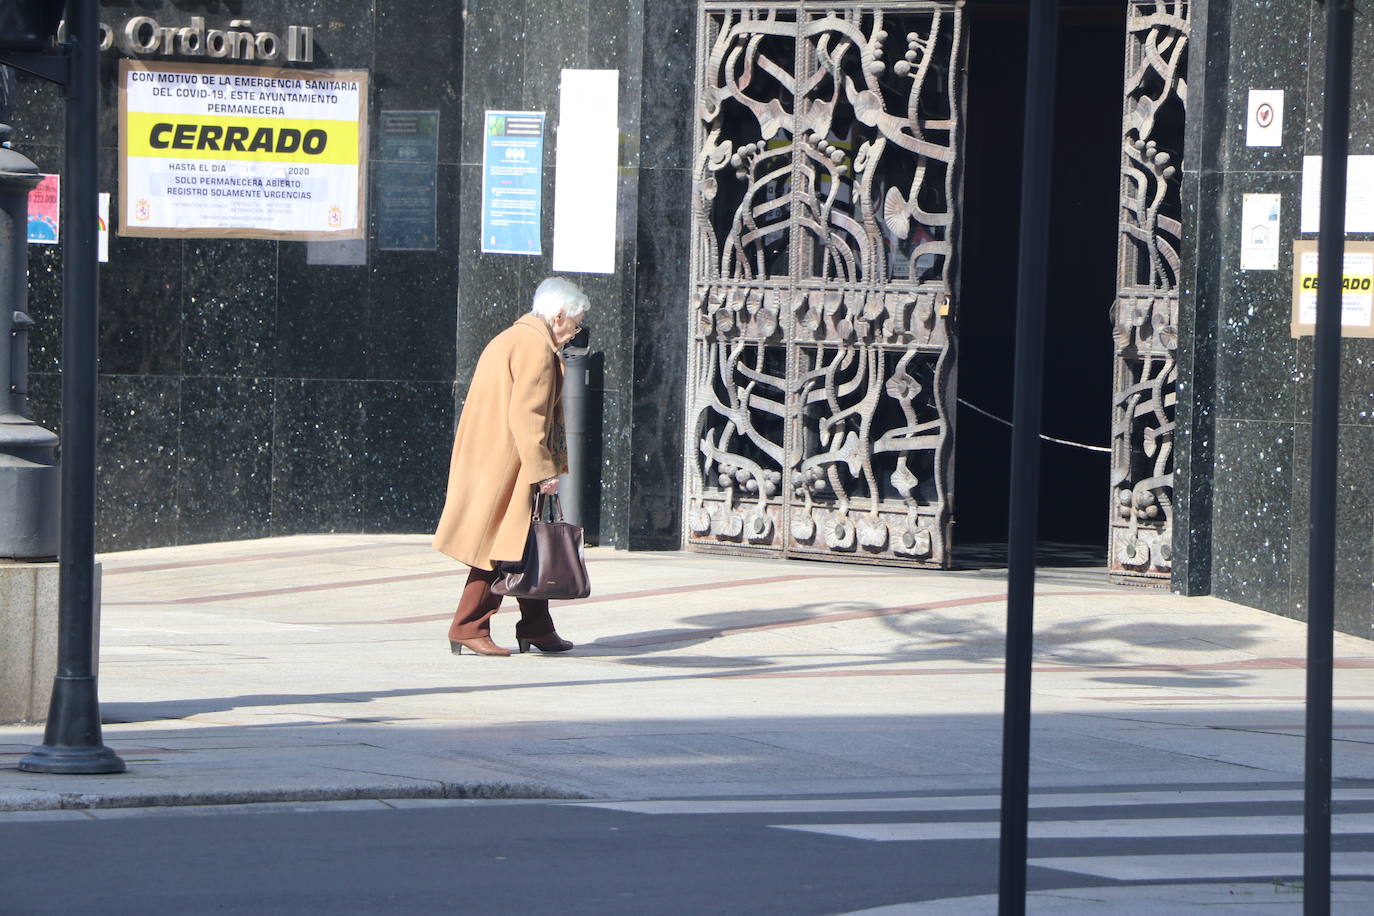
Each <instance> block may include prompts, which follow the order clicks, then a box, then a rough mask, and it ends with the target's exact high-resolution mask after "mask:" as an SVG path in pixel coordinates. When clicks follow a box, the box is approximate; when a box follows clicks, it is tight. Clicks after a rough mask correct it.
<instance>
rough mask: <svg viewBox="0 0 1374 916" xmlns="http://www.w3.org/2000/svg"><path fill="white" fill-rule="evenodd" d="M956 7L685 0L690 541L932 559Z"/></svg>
mask: <svg viewBox="0 0 1374 916" xmlns="http://www.w3.org/2000/svg"><path fill="white" fill-rule="evenodd" d="M962 25H963V21H962V11H961V9H960V4H956V3H952V2H950V3H932V2H902V0H895V2H888V3H883V4H881V5H873V4H858V3H847V2H842V0H841V2H831V3H818V2H787V3H748V4H745V3H709V2H708V3H703V4H702V5H701V7H700V22H699V28H698V71H697V72H698V81H697V92H698V99H697V103H698V109H697V112H696V146H695V153H696V158H695V160H694V164H693V168H694V188H693V190H694V196H693V201H692V210H693V249H692V267H691V269H692V284H693V286H692V302H691V309H692V315H691V322H692V325H691V328H692V330H691V333H692V339H691V348H692V351H691V356H690V359H689V366H690V369H689V380H688V386H689V387H688V392H687V399H688V418H689V419H688V424H687V425H688V429H687V444H686V469H685V470H686V474H685V480H686V496H685V500H686V505H685V512H684V519H685V522H684V524H685V527H686V529H687V530H686V537H687V541H688V543H689V544H690V545H691V546H692V547H693V548H696V549H702V550H724V551H730V552H759V553H765V554H771V555H774V556H809V557H818V558H835V559H845V560H857V561H870V562H883V563H904V564H910V565H922V566H944V565H947V564H948V560H949V550H950V527H951V526H950V497H951V489H952V487H951V479H950V477H951V468H952V451H953V425H952V424H953V419H954V411H953V405H954V402H955V392H954V360H955V351H954V335H953V317H952V314H951V312H952V307H951V296H952V293H953V292H954V291H956V290H957V282H956V277H957V267H958V265H957V256H958V225H959V224H958V215H959V199H960V169H959V166H960V157H959V146H960V137H961V130H960V114H961V109H962V107H963V77H962V63H963V50H964V42H963V33H962Z"/></svg>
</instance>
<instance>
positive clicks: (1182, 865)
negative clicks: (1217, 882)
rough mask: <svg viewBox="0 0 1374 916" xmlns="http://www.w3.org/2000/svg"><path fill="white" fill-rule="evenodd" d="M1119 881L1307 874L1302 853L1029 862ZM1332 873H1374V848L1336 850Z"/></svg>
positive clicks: (1031, 860) (1109, 857)
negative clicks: (1370, 849) (1304, 871)
mask: <svg viewBox="0 0 1374 916" xmlns="http://www.w3.org/2000/svg"><path fill="white" fill-rule="evenodd" d="M1027 864H1029V865H1036V866H1040V867H1042V868H1053V869H1057V870H1059V871H1071V872H1074V873H1075V874H1080V875H1093V876H1094V877H1098V878H1110V879H1112V880H1114V881H1155V880H1159V879H1164V878H1168V879H1174V880H1184V879H1191V878H1215V877H1217V876H1219V875H1224V876H1226V877H1227V878H1278V877H1288V876H1297V875H1301V874H1302V853H1299V852H1291V853H1287V852H1272V853H1266V852H1261V853H1230V852H1225V853H1209V854H1204V855H1157V856H1149V855H1146V856H1082V857H1078V856H1071V857H1065V858H1044V859H1041V858H1037V859H1030V860H1029V862H1028V863H1027ZM1331 874H1332V875H1334V876H1336V877H1341V878H1357V877H1374V852H1336V853H1332V855H1331Z"/></svg>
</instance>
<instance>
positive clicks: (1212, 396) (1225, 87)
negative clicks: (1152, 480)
mask: <svg viewBox="0 0 1374 916" xmlns="http://www.w3.org/2000/svg"><path fill="white" fill-rule="evenodd" d="M1193 8H1194V19H1193V34H1192V52H1191V57H1190V72H1189V97H1190V101H1189V105H1190V106H1191V107H1190V110H1189V112H1188V140H1187V152H1186V156H1185V169H1186V171H1185V177H1184V195H1185V232H1186V233H1187V236H1188V238H1187V242H1188V244H1187V247H1186V250H1185V252H1184V255H1185V263H1186V264H1187V265H1188V271H1187V278H1186V283H1185V287H1184V289H1183V301H1182V305H1183V307H1182V312H1183V316H1184V327H1183V328H1182V329H1181V331H1182V334H1181V340H1180V353H1181V359H1182V361H1181V366H1180V370H1181V371H1180V379H1181V383H1180V403H1179V413H1178V417H1179V427H1180V434H1179V438H1178V442H1179V452H1178V468H1177V473H1178V478H1179V482H1180V485H1179V488H1178V495H1179V515H1178V516H1176V519H1175V524H1176V528H1175V530H1176V531H1177V532H1178V535H1177V536H1176V538H1175V543H1176V545H1177V546H1178V548H1179V549H1178V550H1177V551H1176V553H1175V580H1174V581H1175V587H1176V588H1178V589H1180V590H1184V591H1187V592H1189V593H1194V594H1205V593H1211V594H1215V595H1217V596H1218V597H1221V598H1227V599H1229V600H1232V601H1238V602H1241V603H1243V604H1247V605H1250V606H1252V607H1258V608H1263V609H1265V610H1269V611H1273V612H1275V613H1278V614H1284V615H1287V616H1294V617H1298V618H1299V619H1301V618H1303V617H1304V616H1305V608H1306V604H1307V560H1308V558H1307V540H1308V530H1307V526H1308V502H1309V493H1310V490H1309V481H1310V465H1309V455H1310V452H1311V440H1312V424H1311V416H1312V375H1313V348H1312V339H1311V338H1310V337H1303V338H1298V339H1293V338H1292V337H1291V334H1290V329H1289V314H1290V302H1291V298H1292V296H1291V283H1292V268H1293V263H1292V261H1293V255H1292V247H1291V241H1292V240H1294V239H1301V238H1308V239H1311V238H1315V235H1314V234H1307V235H1304V234H1302V233H1301V232H1300V231H1299V215H1300V203H1301V200H1302V166H1303V156H1305V155H1308V156H1311V155H1320V153H1321V129H1320V125H1321V117H1322V111H1321V106H1322V93H1321V86H1322V74H1323V71H1324V64H1323V46H1324V35H1325V15H1324V12H1323V8H1322V7H1321V6H1320V5H1315V4H1314V5H1301V4H1300V5H1296V6H1295V5H1293V4H1289V3H1283V2H1278V0H1210V2H1208V3H1195V4H1194V5H1193ZM1371 51H1374V36H1371V35H1370V34H1369V33H1368V31H1367V30H1363V29H1358V28H1357V29H1356V31H1355V74H1354V87H1353V96H1354V106H1353V109H1352V112H1351V144H1350V152H1351V154H1352V155H1357V154H1368V153H1370V152H1372V151H1374V120H1372V119H1371V117H1370V114H1371V112H1370V110H1369V106H1370V104H1371V103H1370V98H1371V96H1370V93H1369V88H1370V87H1371V86H1374V63H1371V60H1370V53H1371ZM1251 89H1282V90H1283V91H1284V113H1283V114H1284V126H1283V134H1284V136H1283V146H1281V147H1272V148H1270V147H1250V146H1247V145H1246V134H1245V124H1246V105H1247V98H1248V93H1249V90H1251ZM1247 193H1279V194H1282V195H1283V197H1282V209H1281V211H1280V218H1281V232H1280V238H1281V240H1282V241H1281V247H1280V256H1279V269H1278V270H1276V271H1257V270H1241V269H1240V267H1239V253H1238V252H1239V247H1240V233H1241V224H1240V211H1241V200H1242V195H1244V194H1247ZM1350 237H1351V238H1352V239H1368V238H1370V237H1371V236H1367V235H1359V234H1351V236H1350ZM1371 367H1374V340H1369V339H1358V338H1350V337H1347V338H1346V339H1345V340H1344V344H1343V359H1342V372H1341V404H1342V408H1341V447H1340V493H1339V506H1340V508H1339V521H1338V534H1337V538H1338V541H1337V543H1338V562H1337V574H1336V626H1337V628H1338V629H1340V630H1342V631H1344V632H1347V633H1353V634H1356V635H1359V636H1365V637H1369V636H1370V635H1371V632H1372V631H1374V495H1372V494H1371V491H1370V488H1369V486H1368V476H1369V472H1368V465H1367V456H1368V455H1369V453H1370V449H1371V447H1374V409H1371V405H1372V404H1374V372H1372V371H1371Z"/></svg>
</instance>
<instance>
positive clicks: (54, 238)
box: [29, 174, 62, 245]
mask: <svg viewBox="0 0 1374 916" xmlns="http://www.w3.org/2000/svg"><path fill="white" fill-rule="evenodd" d="M61 225H62V178H61V176H58V175H46V174H45V175H44V176H43V179H42V180H41V181H39V182H38V185H37V186H36V187H35V188H34V189H33V190H32V191H30V192H29V244H30V245H56V244H57V243H58V242H59V241H60V240H61V233H60V232H59V229H60V228H61Z"/></svg>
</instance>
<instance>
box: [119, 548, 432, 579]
mask: <svg viewBox="0 0 1374 916" xmlns="http://www.w3.org/2000/svg"><path fill="white" fill-rule="evenodd" d="M415 546H422V545H420V542H418V541H417V542H416V543H414V544H411V543H405V542H398V541H392V542H386V543H378V544H351V545H349V546H347V547H319V548H316V549H313V550H282V551H278V552H276V553H252V554H244V555H242V556H236V557H217V558H214V559H201V560H178V561H176V562H171V563H145V564H142V565H139V566H116V567H109V568H105V569H103V570H102V571H101V575H103V576H122V575H126V574H128V573H140V572H158V571H159V570H163V569H192V568H195V567H197V566H226V565H229V564H231V563H256V562H259V561H261V560H282V559H290V558H292V557H315V556H319V555H321V554H327V553H345V552H348V551H354V550H378V549H387V550H392V549H395V548H398V547H415ZM104 562H106V563H108V562H109V560H105V561H104Z"/></svg>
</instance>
